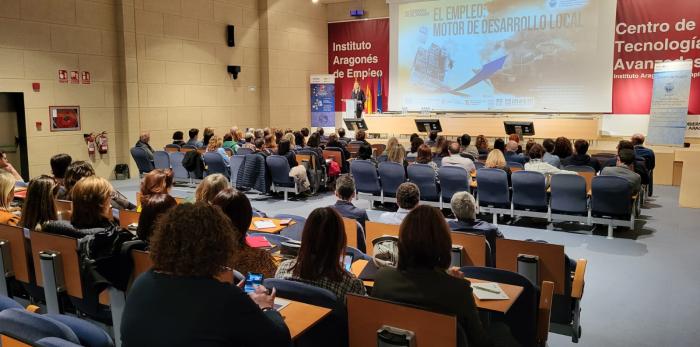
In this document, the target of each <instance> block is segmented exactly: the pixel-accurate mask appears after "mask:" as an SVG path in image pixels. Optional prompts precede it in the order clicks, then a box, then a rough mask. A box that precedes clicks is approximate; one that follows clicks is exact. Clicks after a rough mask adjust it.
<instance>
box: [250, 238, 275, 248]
mask: <svg viewBox="0 0 700 347" xmlns="http://www.w3.org/2000/svg"><path fill="white" fill-rule="evenodd" d="M245 242H246V243H247V244H248V246H250V247H253V248H269V247H272V244H270V241H267V239H266V238H265V237H263V236H246V237H245Z"/></svg>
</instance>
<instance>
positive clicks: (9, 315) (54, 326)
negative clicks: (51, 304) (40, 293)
mask: <svg viewBox="0 0 700 347" xmlns="http://www.w3.org/2000/svg"><path fill="white" fill-rule="evenodd" d="M0 336H2V340H1V341H0V342H2V346H3V347H19V346H36V345H38V344H36V342H37V341H39V340H41V339H42V338H45V337H57V338H60V339H63V340H65V341H69V342H71V343H73V344H75V345H80V339H79V338H78V336H77V335H76V334H75V332H73V330H71V328H70V327H68V326H67V325H65V324H63V323H61V322H59V321H57V320H55V319H52V318H49V317H47V316H45V315H41V314H36V313H33V312H29V311H27V310H23V309H20V308H12V309H7V310H4V311H2V312H0ZM72 346H74V345H72Z"/></svg>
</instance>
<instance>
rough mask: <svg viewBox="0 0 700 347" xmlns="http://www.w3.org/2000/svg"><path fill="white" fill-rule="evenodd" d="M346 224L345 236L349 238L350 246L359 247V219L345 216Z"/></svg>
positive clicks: (344, 222)
mask: <svg viewBox="0 0 700 347" xmlns="http://www.w3.org/2000/svg"><path fill="white" fill-rule="evenodd" d="M343 225H344V226H345V237H346V238H347V239H348V246H350V247H355V248H357V221H355V220H354V219H350V218H345V217H343Z"/></svg>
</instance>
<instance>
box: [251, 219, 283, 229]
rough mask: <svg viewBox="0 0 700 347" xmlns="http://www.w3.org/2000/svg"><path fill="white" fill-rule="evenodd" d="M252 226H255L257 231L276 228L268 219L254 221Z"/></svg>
mask: <svg viewBox="0 0 700 347" xmlns="http://www.w3.org/2000/svg"><path fill="white" fill-rule="evenodd" d="M253 225H255V228H257V229H271V228H274V227H277V226H276V225H275V223H274V222H272V221H271V220H269V219H263V220H256V221H255V222H253Z"/></svg>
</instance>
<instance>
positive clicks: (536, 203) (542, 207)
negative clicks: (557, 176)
mask: <svg viewBox="0 0 700 347" xmlns="http://www.w3.org/2000/svg"><path fill="white" fill-rule="evenodd" d="M477 179H478V175H477ZM511 182H512V185H513V194H512V195H513V196H512V202H511V206H512V212H511V213H512V215H515V216H527V217H539V218H545V219H547V220H549V203H548V201H547V178H546V177H545V176H544V174H542V173H540V172H535V171H524V170H523V171H518V172H514V173H513V174H512V175H511Z"/></svg>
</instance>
